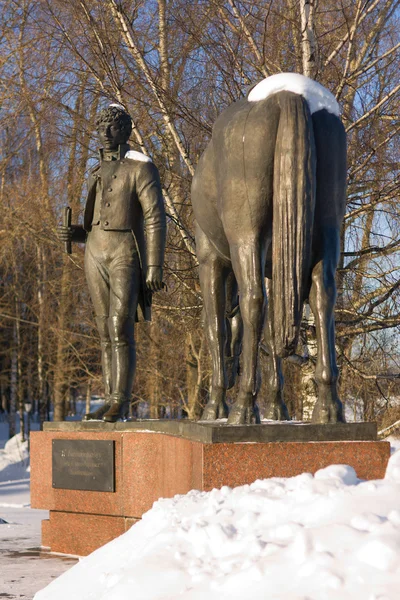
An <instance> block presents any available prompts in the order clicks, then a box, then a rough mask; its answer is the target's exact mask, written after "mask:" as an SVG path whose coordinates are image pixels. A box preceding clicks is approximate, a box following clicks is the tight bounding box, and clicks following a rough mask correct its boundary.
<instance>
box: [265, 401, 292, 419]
mask: <svg viewBox="0 0 400 600" xmlns="http://www.w3.org/2000/svg"><path fill="white" fill-rule="evenodd" d="M264 419H268V420H271V421H290V416H289V413H288V409H287V407H286V404H285V403H284V402H279V403H275V404H270V405H269V406H268V407H267V410H266V411H265V413H264Z"/></svg>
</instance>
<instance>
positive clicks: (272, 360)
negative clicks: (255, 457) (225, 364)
mask: <svg viewBox="0 0 400 600" xmlns="http://www.w3.org/2000/svg"><path fill="white" fill-rule="evenodd" d="M266 288H267V298H268V310H267V321H266V326H265V344H266V346H267V349H268V353H269V357H268V360H269V365H268V367H269V376H268V388H269V400H268V403H267V406H266V410H265V413H264V419H271V420H273V421H290V417H289V413H288V409H287V407H286V404H285V402H284V399H283V375H282V359H281V358H279V356H277V354H276V351H275V336H274V315H273V312H274V306H273V294H272V281H271V279H266Z"/></svg>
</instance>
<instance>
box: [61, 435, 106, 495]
mask: <svg viewBox="0 0 400 600" xmlns="http://www.w3.org/2000/svg"><path fill="white" fill-rule="evenodd" d="M52 459H53V460H52V463H53V488H59V489H65V490H87V491H94V492H115V453H114V441H108V440H53V454H52Z"/></svg>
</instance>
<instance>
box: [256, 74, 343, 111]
mask: <svg viewBox="0 0 400 600" xmlns="http://www.w3.org/2000/svg"><path fill="white" fill-rule="evenodd" d="M282 91H287V92H293V93H294V94H300V95H301V96H303V97H304V98H305V99H306V100H307V102H308V105H309V107H310V111H311V114H312V113H315V112H317V111H318V110H321V109H322V108H326V110H327V111H328V112H330V113H332V114H334V115H336V116H337V117H338V116H339V114H340V109H339V105H338V103H337V101H336V98H335V96H334V95H333V94H331V92H330V91H329V90H327V89H326V88H325V87H324V86H323V85H321V84H320V83H317V82H316V81H314V80H313V79H310V78H309V77H305V76H304V75H299V74H298V73H278V74H277V75H271V77H267V78H266V79H263V80H262V81H260V83H257V85H256V86H255V87H254V88H253V89H252V90H251V91H250V93H249V95H248V96H247V99H248V100H249V102H259V101H260V100H264V99H265V98H268V97H269V96H272V94H276V93H277V92H282Z"/></svg>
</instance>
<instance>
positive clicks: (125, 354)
mask: <svg viewBox="0 0 400 600" xmlns="http://www.w3.org/2000/svg"><path fill="white" fill-rule="evenodd" d="M97 131H98V135H99V139H100V143H101V145H102V148H101V149H100V161H99V163H98V164H97V165H96V166H95V167H94V168H93V169H92V170H91V172H90V175H89V182H88V195H87V200H86V207H85V213H84V223H83V227H82V226H80V225H71V226H70V227H66V226H61V227H59V228H58V234H59V238H60V239H61V241H63V242H69V241H73V242H81V243H85V242H86V250H85V273H86V279H87V282H88V285H89V291H90V296H91V298H92V302H93V306H94V311H95V315H96V324H97V329H98V331H99V334H100V340H101V351H102V369H103V382H104V387H105V403H104V404H103V405H102V406H101V407H100V408H99V409H98V410H96V411H95V412H93V413H88V414H87V415H85V417H84V420H92V419H93V420H94V419H103V421H108V422H115V421H117V420H118V419H120V418H124V417H126V416H127V414H128V410H129V403H130V396H131V392H132V385H133V378H134V374H135V364H136V352H135V339H134V325H135V321H138V320H142V319H144V320H150V305H151V294H152V293H153V292H157V291H159V290H161V289H162V286H163V282H162V273H163V269H162V267H163V261H164V249H165V237H166V219H165V210H164V202H163V197H162V192H161V184H160V177H159V174H158V170H157V168H156V166H155V165H154V164H153V162H152V161H151V160H150V159H149V157H148V156H145V155H144V154H142V153H141V152H136V151H134V150H131V149H130V147H129V145H128V144H127V141H128V139H129V136H130V134H131V131H132V120H131V117H130V116H129V114H128V113H127V112H126V110H125V109H124V108H123V107H122V106H121V105H118V104H111V105H110V106H109V107H108V108H106V109H104V110H102V111H101V112H100V114H99V116H98V119H97ZM144 229H145V231H146V240H145V236H144Z"/></svg>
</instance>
